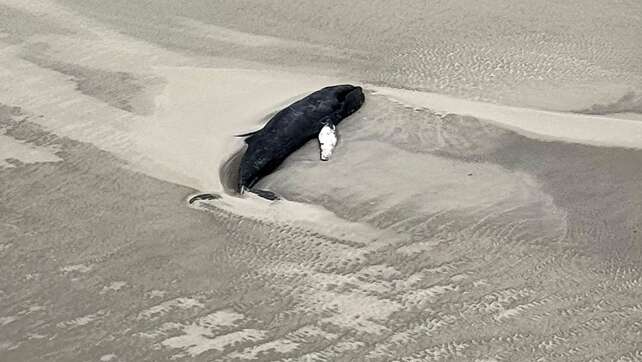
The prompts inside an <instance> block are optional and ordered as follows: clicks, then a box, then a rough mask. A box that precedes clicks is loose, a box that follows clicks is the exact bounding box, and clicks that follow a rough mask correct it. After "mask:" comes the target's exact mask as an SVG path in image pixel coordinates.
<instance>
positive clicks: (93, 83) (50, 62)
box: [24, 46, 165, 115]
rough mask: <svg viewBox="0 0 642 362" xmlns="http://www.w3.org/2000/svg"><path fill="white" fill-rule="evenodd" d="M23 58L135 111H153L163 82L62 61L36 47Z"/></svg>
mask: <svg viewBox="0 0 642 362" xmlns="http://www.w3.org/2000/svg"><path fill="white" fill-rule="evenodd" d="M31 49H32V50H33V49H34V47H33V46H32V47H31ZM24 59H26V60H28V61H30V62H32V63H34V64H37V65H38V66H40V67H43V68H47V69H51V70H54V71H56V72H60V73H62V74H65V75H68V76H70V77H71V80H72V81H74V82H75V83H76V89H77V90H78V91H79V92H81V93H82V94H85V95H88V96H90V97H94V98H96V99H99V100H101V101H103V102H105V103H107V104H109V105H110V106H112V107H116V108H119V109H122V110H124V111H127V112H131V113H135V114H139V115H148V114H151V113H153V111H154V109H155V104H154V97H155V96H157V95H158V94H160V93H161V91H162V89H163V86H164V84H165V82H164V80H163V79H162V78H159V77H158V76H154V75H144V74H134V73H128V72H115V71H108V70H103V69H97V68H91V67H86V66H82V65H79V64H72V63H65V62H61V61H58V60H55V59H51V58H49V57H47V56H46V55H45V54H43V53H41V52H40V51H36V52H27V53H26V54H25V55H24Z"/></svg>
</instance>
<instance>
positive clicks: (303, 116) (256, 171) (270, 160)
mask: <svg viewBox="0 0 642 362" xmlns="http://www.w3.org/2000/svg"><path fill="white" fill-rule="evenodd" d="M364 100H365V97H364V95H363V90H362V89H361V87H355V86H352V85H347V84H344V85H335V86H330V87H325V88H323V89H321V90H318V91H316V92H314V93H312V94H310V95H308V96H307V97H305V98H303V99H301V100H299V101H297V102H294V103H293V104H291V105H290V106H288V107H287V108H285V109H283V110H281V111H279V112H278V113H277V114H276V115H274V117H272V118H271V119H270V120H269V121H268V122H267V124H266V125H265V126H264V127H263V128H262V129H260V130H258V131H255V132H251V133H248V134H244V135H240V136H239V137H244V136H248V137H247V138H246V139H245V143H247V145H248V147H247V150H246V151H245V154H244V155H243V157H242V158H241V163H240V167H239V183H238V189H239V191H241V192H243V190H245V189H250V188H251V187H253V186H254V185H255V184H256V183H257V182H258V181H259V180H260V179H261V178H262V177H264V176H267V175H268V174H270V173H271V172H272V171H274V169H276V168H277V167H278V166H279V165H280V164H281V163H282V162H283V161H284V160H285V159H286V158H287V157H288V156H289V155H290V154H291V153H293V152H294V151H296V150H297V149H299V148H300V147H301V146H303V145H304V144H305V143H306V142H308V141H309V140H311V139H313V138H315V137H317V135H318V134H319V132H320V131H321V128H323V126H324V125H325V124H327V123H332V124H334V125H337V124H338V123H339V122H341V121H342V120H343V119H344V118H346V117H348V116H349V115H351V114H352V113H354V112H356V111H357V110H358V109H359V108H360V107H361V105H362V104H363V102H364Z"/></svg>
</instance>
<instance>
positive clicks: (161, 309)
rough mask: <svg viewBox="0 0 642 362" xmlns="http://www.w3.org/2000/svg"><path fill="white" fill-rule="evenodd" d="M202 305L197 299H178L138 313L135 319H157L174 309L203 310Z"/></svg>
mask: <svg viewBox="0 0 642 362" xmlns="http://www.w3.org/2000/svg"><path fill="white" fill-rule="evenodd" d="M203 307H204V305H203V303H201V302H199V301H198V300H197V299H194V298H188V297H179V298H175V299H171V300H168V301H165V302H163V303H160V304H157V305H155V306H153V307H150V308H148V309H145V310H144V311H142V312H140V313H138V316H137V317H136V319H138V320H141V319H154V318H158V317H160V316H162V315H164V314H166V313H168V312H170V311H172V310H175V309H189V308H203Z"/></svg>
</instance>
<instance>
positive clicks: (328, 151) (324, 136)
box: [319, 123, 337, 161]
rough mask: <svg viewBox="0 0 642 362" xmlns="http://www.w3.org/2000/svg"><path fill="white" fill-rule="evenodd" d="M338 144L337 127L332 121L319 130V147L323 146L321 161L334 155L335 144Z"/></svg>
mask: <svg viewBox="0 0 642 362" xmlns="http://www.w3.org/2000/svg"><path fill="white" fill-rule="evenodd" d="M336 145H337V132H336V127H335V125H334V124H332V123H326V125H325V126H323V128H321V132H319V148H321V161H327V160H329V159H330V156H332V151H334V146H336Z"/></svg>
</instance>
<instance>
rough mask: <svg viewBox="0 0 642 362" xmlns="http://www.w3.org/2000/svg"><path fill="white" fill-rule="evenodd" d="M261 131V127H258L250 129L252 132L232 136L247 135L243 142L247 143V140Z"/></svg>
mask: <svg viewBox="0 0 642 362" xmlns="http://www.w3.org/2000/svg"><path fill="white" fill-rule="evenodd" d="M261 131H262V129H259V130H256V131H252V132H248V133H243V134H237V135H236V136H234V137H247V138H246V139H245V143H248V142H249V141H250V140H251V139H252V137H254V136H256V135H257V134H258V133H259V132H261Z"/></svg>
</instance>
